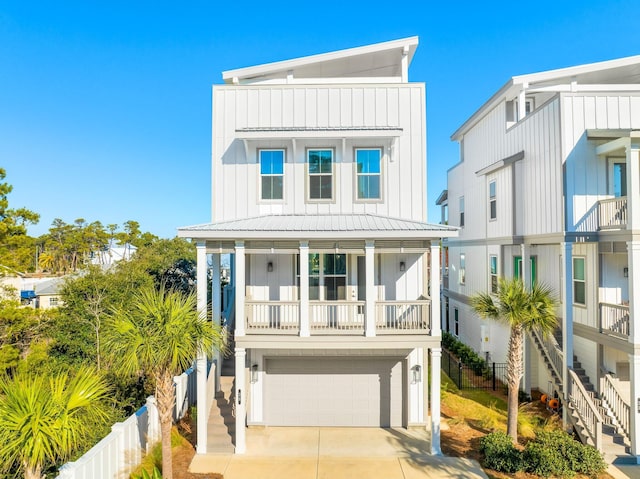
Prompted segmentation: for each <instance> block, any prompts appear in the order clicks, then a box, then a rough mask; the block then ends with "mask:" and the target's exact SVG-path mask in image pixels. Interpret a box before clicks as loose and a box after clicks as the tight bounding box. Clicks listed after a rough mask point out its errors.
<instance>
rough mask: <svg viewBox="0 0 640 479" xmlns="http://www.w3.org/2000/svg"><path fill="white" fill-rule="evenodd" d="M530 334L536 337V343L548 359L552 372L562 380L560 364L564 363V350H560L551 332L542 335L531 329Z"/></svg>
mask: <svg viewBox="0 0 640 479" xmlns="http://www.w3.org/2000/svg"><path fill="white" fill-rule="evenodd" d="M532 334H533V336H535V337H536V339H537V340H538V343H539V344H540V346H541V347H542V352H543V353H544V355H545V356H546V357H547V359H548V360H549V364H550V365H551V368H552V369H553V372H554V373H555V374H556V376H557V377H558V379H560V380H562V364H563V363H564V352H563V351H562V348H561V347H560V346H559V345H558V342H557V341H556V339H555V338H554V337H553V335H551V334H548V335H547V336H545V337H542V335H541V334H540V333H539V332H538V331H536V330H533V331H532Z"/></svg>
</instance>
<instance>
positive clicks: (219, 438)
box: [207, 346, 236, 454]
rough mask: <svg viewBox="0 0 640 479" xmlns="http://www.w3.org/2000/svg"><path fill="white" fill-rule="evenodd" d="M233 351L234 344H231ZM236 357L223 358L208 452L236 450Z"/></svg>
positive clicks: (211, 413) (210, 426)
mask: <svg viewBox="0 0 640 479" xmlns="http://www.w3.org/2000/svg"><path fill="white" fill-rule="evenodd" d="M230 348H231V351H233V346H230ZM234 383H235V358H234V356H233V353H231V355H230V357H229V358H223V359H222V370H221V374H220V390H219V391H217V392H216V396H215V401H214V403H213V404H212V405H211V411H210V412H209V420H208V429H207V453H208V454H233V453H234V451H235V446H234V442H235V430H236V418H235V410H234V407H235V406H234V404H235V395H234Z"/></svg>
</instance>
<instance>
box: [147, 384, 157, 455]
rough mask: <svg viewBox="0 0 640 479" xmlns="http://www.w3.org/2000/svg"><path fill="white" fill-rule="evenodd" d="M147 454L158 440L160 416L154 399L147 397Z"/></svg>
mask: <svg viewBox="0 0 640 479" xmlns="http://www.w3.org/2000/svg"><path fill="white" fill-rule="evenodd" d="M146 404H147V414H148V416H147V418H148V419H147V452H149V451H150V450H151V448H152V447H153V445H154V444H155V443H156V442H158V440H159V439H160V416H159V415H158V408H157V407H156V398H154V397H153V396H149V397H148V398H147V403H146Z"/></svg>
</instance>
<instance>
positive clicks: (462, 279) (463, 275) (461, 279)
mask: <svg viewBox="0 0 640 479" xmlns="http://www.w3.org/2000/svg"><path fill="white" fill-rule="evenodd" d="M464 263H465V258H464V253H460V269H459V270H458V282H459V283H460V284H464V282H465V280H466V267H465V264H464Z"/></svg>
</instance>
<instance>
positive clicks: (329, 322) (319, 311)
mask: <svg viewBox="0 0 640 479" xmlns="http://www.w3.org/2000/svg"><path fill="white" fill-rule="evenodd" d="M364 310H365V302H364V301H310V302H309V328H310V329H311V334H314V333H322V332H335V331H349V332H354V333H364V316H365V311H364Z"/></svg>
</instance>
